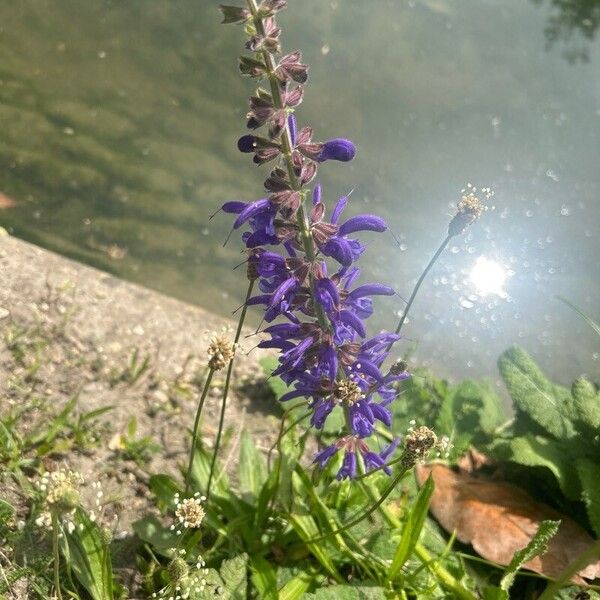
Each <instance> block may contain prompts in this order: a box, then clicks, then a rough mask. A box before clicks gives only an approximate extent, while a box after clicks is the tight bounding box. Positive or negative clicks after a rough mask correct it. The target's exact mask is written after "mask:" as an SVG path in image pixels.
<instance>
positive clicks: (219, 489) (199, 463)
mask: <svg viewBox="0 0 600 600" xmlns="http://www.w3.org/2000/svg"><path fill="white" fill-rule="evenodd" d="M211 459H212V456H210V455H209V454H208V452H207V451H206V450H205V449H204V448H198V449H197V450H196V454H195V456H194V466H193V468H192V478H193V480H194V481H195V482H196V486H197V490H198V491H201V492H204V491H206V488H207V486H208V478H209V475H210V463H211ZM215 469H216V473H215V476H214V478H213V481H212V484H211V486H212V487H211V492H210V493H211V495H212V496H214V495H220V496H228V495H229V482H228V480H227V475H226V474H225V473H224V472H223V471H222V469H221V468H220V465H219V461H218V460H217V462H216V463H215Z"/></svg>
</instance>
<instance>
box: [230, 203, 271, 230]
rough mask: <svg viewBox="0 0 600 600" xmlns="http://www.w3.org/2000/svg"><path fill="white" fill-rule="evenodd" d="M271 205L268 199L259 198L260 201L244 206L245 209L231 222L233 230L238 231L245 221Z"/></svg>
mask: <svg viewBox="0 0 600 600" xmlns="http://www.w3.org/2000/svg"><path fill="white" fill-rule="evenodd" d="M270 205H271V203H270V201H269V199H268V198H261V199H260V200H256V202H251V203H250V204H248V205H246V208H244V210H243V211H242V212H241V213H240V214H239V215H238V218H237V219H236V220H235V221H234V222H233V228H234V229H238V228H239V227H241V226H242V225H243V224H244V223H246V221H249V220H250V219H251V218H252V217H254V216H255V215H257V214H258V213H260V212H261V211H263V210H265V208H268V207H269V206H270Z"/></svg>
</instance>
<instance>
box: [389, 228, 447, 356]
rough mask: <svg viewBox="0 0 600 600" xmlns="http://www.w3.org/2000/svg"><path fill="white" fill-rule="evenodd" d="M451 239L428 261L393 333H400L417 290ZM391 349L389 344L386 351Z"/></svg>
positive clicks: (441, 245)
mask: <svg viewBox="0 0 600 600" xmlns="http://www.w3.org/2000/svg"><path fill="white" fill-rule="evenodd" d="M452 237H453V236H451V235H447V236H446V238H445V239H444V241H443V242H442V243H441V244H440V247H439V248H438V249H437V250H436V251H435V254H434V255H433V256H432V257H431V260H430V261H429V263H428V264H427V266H426V267H425V269H424V270H423V272H422V273H421V275H420V277H419V279H418V280H417V283H416V284H415V287H414V289H413V291H412V294H411V295H410V298H409V299H408V302H407V303H406V307H405V308H404V310H403V311H402V316H401V317H400V321H399V323H398V326H397V327H396V331H395V333H400V331H401V330H402V326H403V325H404V321H406V317H408V312H409V311H410V308H411V306H412V304H413V302H414V301H415V298H416V297H417V294H418V293H419V288H420V287H421V284H422V283H423V281H424V280H425V277H427V273H429V271H430V270H431V267H433V265H434V264H435V263H436V261H437V259H438V258H439V257H440V255H441V254H442V252H443V251H444V250H445V249H446V246H447V245H448V243H449V242H450V240H451V239H452ZM391 347H392V344H390V345H389V346H388V348H387V349H388V351H389V350H390V349H391Z"/></svg>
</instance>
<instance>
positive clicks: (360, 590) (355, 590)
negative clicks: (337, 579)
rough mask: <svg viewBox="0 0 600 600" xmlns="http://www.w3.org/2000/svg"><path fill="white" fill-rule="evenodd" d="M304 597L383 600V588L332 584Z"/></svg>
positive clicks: (336, 599) (328, 599)
mask: <svg viewBox="0 0 600 600" xmlns="http://www.w3.org/2000/svg"><path fill="white" fill-rule="evenodd" d="M304 598H307V599H314V600H385V598H386V595H385V591H384V590H383V588H380V587H375V586H373V587H369V586H351V585H334V586H330V587H324V588H319V589H318V590H317V591H316V592H315V593H314V594H305V596H304Z"/></svg>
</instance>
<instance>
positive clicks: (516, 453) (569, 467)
mask: <svg viewBox="0 0 600 600" xmlns="http://www.w3.org/2000/svg"><path fill="white" fill-rule="evenodd" d="M509 448H510V452H511V456H510V457H509V460H511V461H513V462H516V463H518V464H520V465H524V466H527V467H544V468H546V469H548V470H549V471H550V472H551V473H552V474H553V475H554V477H555V478H556V480H557V481H558V484H559V485H560V489H561V490H562V491H563V493H564V494H565V496H567V498H570V499H571V500H579V499H580V496H581V486H580V484H579V479H578V477H577V473H576V472H575V469H573V463H572V459H571V457H569V455H568V454H567V453H566V452H565V448H563V447H561V445H560V444H559V443H557V442H555V441H554V440H551V439H548V438H545V437H542V436H539V435H536V436H533V435H527V436H524V437H517V438H513V439H512V440H510V443H509Z"/></svg>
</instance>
